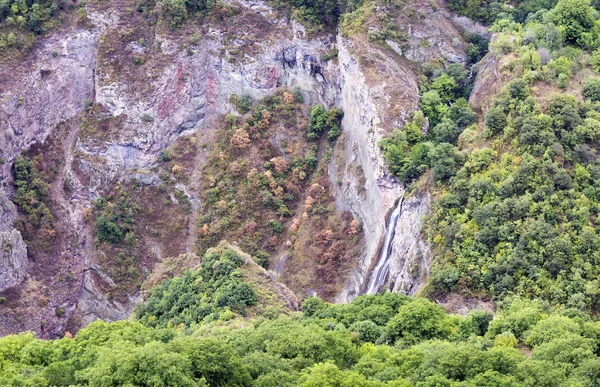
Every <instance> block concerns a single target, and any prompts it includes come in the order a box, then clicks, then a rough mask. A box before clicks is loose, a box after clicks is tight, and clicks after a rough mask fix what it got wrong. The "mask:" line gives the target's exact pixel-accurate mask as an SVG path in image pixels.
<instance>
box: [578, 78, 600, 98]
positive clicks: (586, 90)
mask: <svg viewBox="0 0 600 387" xmlns="http://www.w3.org/2000/svg"><path fill="white" fill-rule="evenodd" d="M582 94H583V96H584V97H585V98H589V99H591V100H592V102H598V101H600V79H594V78H592V79H588V81H587V82H586V83H585V85H584V86H583V90H582Z"/></svg>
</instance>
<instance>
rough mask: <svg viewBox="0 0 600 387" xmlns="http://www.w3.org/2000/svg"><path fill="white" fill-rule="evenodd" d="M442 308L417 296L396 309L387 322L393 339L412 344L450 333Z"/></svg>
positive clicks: (388, 330)
mask: <svg viewBox="0 0 600 387" xmlns="http://www.w3.org/2000/svg"><path fill="white" fill-rule="evenodd" d="M449 327H450V326H449V324H448V321H447V319H446V313H445V312H444V310H443V309H442V308H441V307H440V306H438V305H436V304H434V303H432V302H431V301H429V300H426V299H423V298H417V299H415V300H414V301H413V302H411V303H409V304H406V305H404V306H402V307H400V309H399V310H398V314H396V316H394V317H393V318H392V319H391V320H390V321H389V322H388V324H387V333H388V334H389V335H390V337H391V338H392V339H393V340H396V341H398V340H402V341H404V342H406V343H410V344H414V343H417V342H419V341H423V340H430V339H436V338H437V339H442V338H445V337H447V336H448V334H449V333H450V330H449Z"/></svg>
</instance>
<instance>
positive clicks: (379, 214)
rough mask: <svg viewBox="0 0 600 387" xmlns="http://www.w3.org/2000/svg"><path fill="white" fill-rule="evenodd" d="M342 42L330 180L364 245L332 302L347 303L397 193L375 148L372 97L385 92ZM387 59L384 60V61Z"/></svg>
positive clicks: (369, 261) (357, 287) (366, 266)
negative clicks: (337, 134)
mask: <svg viewBox="0 0 600 387" xmlns="http://www.w3.org/2000/svg"><path fill="white" fill-rule="evenodd" d="M347 44H349V42H347V41H344V40H343V39H340V41H339V43H338V45H339V61H340V77H341V83H342V98H341V100H342V109H343V111H344V118H343V121H342V127H343V130H344V137H343V139H342V141H343V142H342V143H341V144H339V145H338V148H337V150H336V152H338V153H341V155H340V156H341V157H340V158H339V159H340V160H341V163H340V164H339V165H336V164H332V166H331V167H330V179H331V180H332V181H336V180H337V181H341V182H342V184H341V186H340V185H338V187H337V188H338V196H337V197H336V201H337V203H338V206H340V207H342V208H344V209H346V208H347V209H349V210H350V211H351V212H352V213H354V214H355V216H356V217H357V218H359V219H360V223H361V226H362V228H363V231H364V233H365V241H366V243H365V246H364V250H363V252H362V254H361V257H363V258H362V259H360V260H359V262H358V263H357V266H356V268H355V269H354V270H353V272H352V274H351V277H350V279H349V280H348V283H347V285H346V286H345V288H344V290H343V291H342V293H341V294H340V295H339V296H338V297H337V299H336V301H338V302H348V301H350V300H351V299H352V298H354V297H356V296H357V295H358V294H359V292H360V290H361V287H362V286H363V284H364V282H365V278H366V277H367V276H368V273H369V268H370V267H371V265H372V258H373V257H377V251H378V249H379V244H380V240H381V238H382V236H383V235H384V233H385V214H386V213H387V211H389V210H390V208H391V207H392V206H393V205H394V203H395V202H396V200H397V199H398V198H399V197H400V194H401V192H402V187H401V186H400V184H399V183H398V182H397V181H396V180H395V179H394V178H393V177H392V176H390V175H389V174H388V172H387V168H386V166H385V163H384V161H383V157H382V155H381V150H380V149H379V145H378V143H379V141H380V140H381V138H382V137H383V135H384V134H385V133H384V132H383V130H382V129H381V127H380V123H381V120H380V118H379V113H378V106H377V105H376V103H375V99H379V100H385V92H384V91H383V88H377V89H375V90H373V89H371V88H369V86H368V85H367V84H366V80H365V76H364V74H363V73H362V71H361V69H360V64H359V62H358V61H357V60H356V59H355V58H354V57H353V56H352V55H351V54H350V52H349V47H348V46H347ZM392 61H393V59H388V63H389V62H392ZM396 66H397V64H396ZM390 67H392V66H390ZM405 80H406V78H405ZM408 81H409V82H410V81H412V85H411V86H413V93H414V96H415V101H414V105H413V108H414V107H416V98H418V90H417V89H416V87H417V85H416V79H410V78H408ZM410 108H411V107H410V106H408V107H406V109H410Z"/></svg>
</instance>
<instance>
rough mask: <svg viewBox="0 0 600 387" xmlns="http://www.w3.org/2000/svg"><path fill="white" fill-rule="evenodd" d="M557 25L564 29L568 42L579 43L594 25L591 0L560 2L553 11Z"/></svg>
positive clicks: (565, 0)
mask: <svg viewBox="0 0 600 387" xmlns="http://www.w3.org/2000/svg"><path fill="white" fill-rule="evenodd" d="M552 18H553V20H554V21H555V23H556V24H558V25H559V26H562V27H564V29H565V37H566V39H567V41H569V42H572V43H575V42H578V41H579V40H580V39H581V37H582V34H583V33H585V32H587V31H589V30H590V29H591V28H592V27H593V25H594V16H593V9H592V7H591V6H590V0H559V1H558V4H556V7H555V8H554V10H553V11H552Z"/></svg>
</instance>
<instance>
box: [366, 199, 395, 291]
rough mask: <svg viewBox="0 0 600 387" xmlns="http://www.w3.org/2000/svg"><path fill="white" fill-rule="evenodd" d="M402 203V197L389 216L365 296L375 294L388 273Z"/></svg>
mask: <svg viewBox="0 0 600 387" xmlns="http://www.w3.org/2000/svg"><path fill="white" fill-rule="evenodd" d="M403 203H404V196H402V198H400V201H399V202H398V205H397V206H396V208H394V211H393V212H392V215H391V216H390V221H389V223H388V225H387V229H386V230H385V239H384V241H383V246H381V250H380V252H379V258H378V259H377V266H375V268H374V269H373V271H372V272H371V278H370V279H369V286H368V287H367V289H366V291H365V294H375V293H377V291H378V290H379V289H380V288H381V286H383V284H384V283H385V280H386V278H387V276H388V273H389V271H390V259H391V255H392V240H393V239H394V234H395V233H396V225H397V224H398V219H399V218H400V214H401V213H402V204H403Z"/></svg>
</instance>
